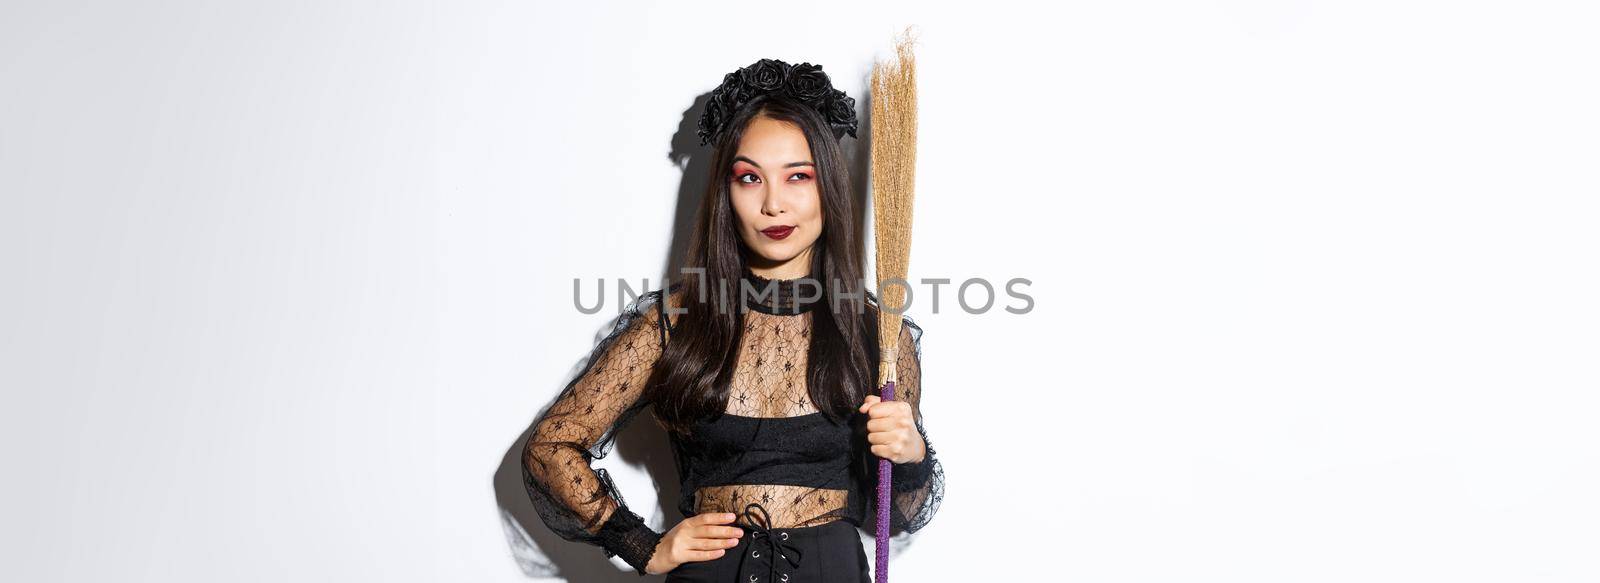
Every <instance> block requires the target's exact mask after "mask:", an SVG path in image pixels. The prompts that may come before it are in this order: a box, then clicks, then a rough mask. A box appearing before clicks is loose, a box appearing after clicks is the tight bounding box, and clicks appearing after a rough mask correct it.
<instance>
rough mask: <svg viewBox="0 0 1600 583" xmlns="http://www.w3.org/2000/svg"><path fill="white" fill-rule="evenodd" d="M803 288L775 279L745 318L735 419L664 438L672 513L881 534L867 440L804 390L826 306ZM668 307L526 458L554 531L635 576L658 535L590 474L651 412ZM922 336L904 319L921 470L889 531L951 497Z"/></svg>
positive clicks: (596, 375)
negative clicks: (933, 428)
mask: <svg viewBox="0 0 1600 583" xmlns="http://www.w3.org/2000/svg"><path fill="white" fill-rule="evenodd" d="M745 278H746V279H748V280H751V281H752V284H753V288H754V289H756V290H758V291H759V290H762V289H768V288H765V287H763V286H764V285H765V284H766V283H768V280H765V279H763V278H760V277H759V276H755V275H754V274H752V273H750V272H749V271H748V270H746V271H745ZM805 279H806V278H801V279H799V280H778V281H777V282H776V286H777V289H778V290H779V293H778V294H776V295H775V296H774V295H766V296H764V297H761V298H759V299H755V300H752V299H750V298H749V297H748V296H747V297H746V298H745V303H746V306H747V307H749V308H750V310H749V311H746V312H745V313H744V314H743V315H742V317H743V318H744V323H745V329H744V331H743V334H742V341H741V342H742V344H741V347H740V350H739V351H738V356H737V358H738V362H737V363H736V365H735V366H736V369H735V373H734V377H733V383H732V386H731V387H730V391H729V396H728V404H727V410H726V411H725V412H724V414H722V415H720V416H717V417H715V418H712V419H706V420H702V421H699V422H697V423H696V424H694V426H693V427H692V428H691V431H690V433H689V435H688V437H685V438H680V437H678V436H677V435H676V434H673V433H670V432H669V433H668V436H669V438H670V439H671V441H672V449H673V454H674V457H675V458H676V461H677V468H678V474H679V480H680V482H681V484H680V485H681V490H680V492H681V493H682V494H681V498H680V499H679V500H678V504H677V506H678V510H679V512H681V513H682V514H683V515H684V516H685V517H688V516H693V515H696V514H700V513H704V512H731V513H735V514H740V513H742V512H743V511H744V509H745V506H746V505H747V504H752V503H754V504H759V505H761V507H762V509H763V510H765V511H766V512H767V514H768V515H769V517H770V527H771V528H795V527H804V526H816V525H821V524H826V523H829V522H833V521H835V520H847V521H849V522H851V523H852V524H854V525H856V526H858V527H864V528H866V529H867V530H868V531H869V532H871V531H872V530H873V528H874V521H875V520H876V513H877V511H876V509H875V506H876V502H877V499H876V484H877V475H876V473H877V465H878V464H877V461H878V459H879V458H878V457H877V456H876V455H874V454H873V453H872V452H871V450H870V448H869V446H868V444H867V443H866V441H865V434H864V433H859V432H853V431H852V428H851V426H850V425H844V424H838V423H835V422H833V421H831V420H830V419H829V418H828V416H826V415H824V414H823V413H822V412H821V411H819V410H818V409H817V408H816V407H815V406H814V405H813V404H812V403H811V402H810V396H809V393H808V392H807V390H806V356H807V353H808V351H809V346H810V345H809V342H810V333H811V317H812V314H813V313H814V312H813V310H814V308H816V307H818V306H819V305H820V303H819V302H815V301H812V302H808V301H806V300H807V299H808V297H809V296H815V295H818V294H817V293H816V292H815V291H812V290H816V289H820V288H807V287H805V286H804V285H801V284H802V283H809V284H815V281H814V280H811V281H805ZM665 295H670V293H668V294H665ZM663 296H664V293H663V291H662V290H656V291H652V292H649V293H647V294H645V295H643V296H641V297H639V298H638V299H637V300H636V301H634V302H633V303H631V304H630V305H628V307H627V308H626V309H625V310H624V311H623V314H622V316H621V317H620V318H619V319H618V320H617V323H616V325H615V326H614V327H613V328H612V331H611V332H610V333H609V334H608V335H607V336H606V337H605V338H604V339H602V340H601V341H600V343H599V344H598V345H597V346H596V347H595V348H594V351H593V353H592V354H591V355H590V358H589V362H588V364H587V365H586V366H585V368H584V370H583V372H581V373H579V374H578V376H577V377H576V378H574V379H573V380H572V382H571V383H569V384H568V385H567V387H566V389H564V390H563V391H562V393H561V395H560V396H558V397H557V399H556V401H555V403H554V404H552V405H551V406H550V408H549V409H547V410H546V411H545V412H544V413H543V414H541V415H540V417H539V419H538V421H537V423H536V424H535V426H534V430H533V432H532V433H531V434H530V435H529V437H528V440H527V442H526V443H525V444H524V449H523V460H522V462H523V463H522V465H523V480H524V483H525V485H526V486H527V490H528V495H529V496H530V498H531V499H532V500H533V505H534V508H535V509H536V510H537V511H538V513H539V516H540V518H541V519H542V520H543V521H544V523H545V524H546V525H548V526H549V527H550V528H551V530H553V531H555V532H556V533H557V534H558V535H560V536H561V537H562V538H564V539H566V540H570V541H577V542H585V543H590V544H595V545H598V546H600V547H601V548H602V549H604V551H605V554H606V556H607V557H610V556H621V557H622V559H623V561H625V562H627V563H628V564H629V565H631V566H633V568H634V569H635V570H636V571H637V572H638V573H639V574H640V575H643V574H644V567H645V565H646V564H647V563H648V562H649V560H650V557H651V555H652V554H653V553H654V551H655V546H656V543H657V542H658V541H660V539H661V536H662V533H660V532H657V531H655V530H654V529H652V528H650V527H649V526H648V525H646V524H645V523H644V520H643V519H642V517H640V516H639V515H638V514H636V513H635V512H633V511H632V510H630V509H629V508H628V507H627V505H626V504H625V503H624V502H623V499H622V493H621V492H619V491H617V488H616V486H615V485H614V484H612V482H611V479H610V478H609V476H607V474H606V471H605V470H604V469H596V468H593V467H592V465H591V463H592V460H594V459H599V458H603V457H605V456H606V454H607V453H608V452H609V450H610V449H611V446H612V443H613V441H614V440H615V437H616V435H617V433H618V431H619V430H620V429H621V428H622V427H623V426H624V425H625V424H627V423H628V421H629V420H630V419H631V418H632V417H633V416H634V415H635V414H637V413H638V412H639V411H640V410H641V409H643V408H644V407H645V406H646V405H648V404H649V403H648V402H647V400H646V399H644V398H643V389H644V385H645V383H646V381H647V379H648V378H649V376H650V372H651V368H652V367H653V366H654V364H655V362H656V359H657V358H658V357H659V356H660V355H661V353H662V351H663V349H664V347H665V346H666V343H667V342H669V341H670V340H671V330H672V327H673V323H674V322H675V321H676V320H675V317H676V315H677V314H675V313H671V314H669V313H668V312H667V311H666V309H665V307H666V303H665V302H663V301H662V300H663ZM673 299H676V298H673ZM677 305H679V304H677V303H676V302H673V306H677ZM921 336H922V329H921V328H920V327H918V326H917V325H916V324H915V323H914V322H912V321H911V319H910V318H909V317H908V318H906V319H905V324H904V325H903V326H902V328H901V338H900V344H899V347H900V353H899V361H898V362H897V363H896V366H897V373H898V376H899V379H898V382H897V383H896V386H895V399H896V400H903V401H906V402H908V403H909V404H911V406H912V411H913V412H914V415H913V417H914V419H915V421H916V427H917V431H918V432H919V433H920V434H921V435H922V438H923V440H924V443H925V444H926V445H927V453H926V455H925V456H924V457H923V459H922V461H920V462H915V463H907V464H893V466H892V467H893V471H894V475H893V477H892V483H893V489H894V493H893V498H892V499H893V502H892V508H891V509H890V512H889V516H890V530H891V532H894V533H899V532H915V531H917V530H918V529H920V528H922V527H923V525H926V524H927V523H928V521H929V520H931V519H932V518H933V515H934V513H935V512H936V511H937V509H938V505H939V501H940V498H941V497H942V495H943V491H944V471H943V469H942V467H941V466H940V464H939V461H938V459H937V458H936V457H935V456H934V449H933V444H932V442H931V441H929V440H928V435H927V432H926V430H925V429H924V427H923V421H922V413H921V407H920V403H921V400H922V382H921V381H922V369H921V358H920V354H921ZM854 417H855V418H856V419H855V421H857V422H858V423H852V425H856V426H864V425H863V424H864V419H865V417H866V415H865V414H863V413H860V412H856V413H855V414H854ZM862 431H864V430H862Z"/></svg>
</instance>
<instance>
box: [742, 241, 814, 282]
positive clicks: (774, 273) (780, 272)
mask: <svg viewBox="0 0 1600 583" xmlns="http://www.w3.org/2000/svg"><path fill="white" fill-rule="evenodd" d="M751 255H755V254H754V253H751ZM745 266H746V267H747V268H748V269H749V270H750V273H754V274H756V275H757V276H759V277H763V278H766V279H799V278H802V277H806V276H809V275H811V248H810V247H806V249H805V250H804V251H801V252H800V253H799V254H798V255H795V256H794V257H791V258H789V260H787V261H768V260H766V259H763V258H761V257H759V256H757V257H752V258H750V259H749V260H748V261H747V262H746V264H745Z"/></svg>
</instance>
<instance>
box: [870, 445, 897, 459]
mask: <svg viewBox="0 0 1600 583" xmlns="http://www.w3.org/2000/svg"><path fill="white" fill-rule="evenodd" d="M872 454H873V455H876V456H878V457H881V458H883V459H886V460H889V461H894V460H896V459H899V458H900V452H899V448H896V447H895V446H892V445H874V446H872Z"/></svg>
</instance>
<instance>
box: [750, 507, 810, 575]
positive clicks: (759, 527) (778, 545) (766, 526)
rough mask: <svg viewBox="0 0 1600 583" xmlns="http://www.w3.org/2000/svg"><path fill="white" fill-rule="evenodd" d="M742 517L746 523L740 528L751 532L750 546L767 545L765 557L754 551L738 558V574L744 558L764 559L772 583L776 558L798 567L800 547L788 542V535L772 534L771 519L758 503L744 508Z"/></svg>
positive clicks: (775, 571)
mask: <svg viewBox="0 0 1600 583" xmlns="http://www.w3.org/2000/svg"><path fill="white" fill-rule="evenodd" d="M757 510H759V511H761V514H760V515H759V516H757V515H756V512H755V511H757ZM744 517H745V518H746V522H745V524H741V525H740V526H743V527H744V528H745V530H749V531H751V534H750V546H751V547H754V546H755V545H756V543H757V542H759V541H762V540H764V541H765V542H766V544H767V556H765V557H762V556H761V550H760V549H756V550H752V551H750V553H749V554H747V555H744V556H741V557H739V571H740V572H744V560H745V557H755V558H757V559H766V561H767V565H768V567H769V568H768V570H767V573H768V574H767V577H768V580H769V581H774V582H777V580H778V558H780V557H781V558H783V559H785V560H787V561H789V566H791V567H799V566H800V547H798V546H796V545H794V544H793V543H790V542H788V540H789V533H787V532H781V531H778V532H774V531H773V530H772V529H771V525H772V517H771V516H769V515H768V514H767V509H766V508H762V507H761V504H760V503H756V502H752V503H750V504H748V505H746V506H745V507H744Z"/></svg>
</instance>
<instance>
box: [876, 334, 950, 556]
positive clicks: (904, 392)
mask: <svg viewBox="0 0 1600 583" xmlns="http://www.w3.org/2000/svg"><path fill="white" fill-rule="evenodd" d="M899 351H900V355H899V358H898V360H897V361H896V363H895V370H896V374H897V375H898V376H899V378H898V379H897V380H896V382H895V388H894V389H895V390H894V398H895V400H897V401H905V402H907V403H910V404H911V411H912V418H913V419H914V420H915V422H916V426H917V433H918V434H921V435H922V440H923V443H924V444H926V445H927V455H925V456H923V458H922V461H920V462H913V463H905V464H893V465H892V466H891V467H892V470H891V471H892V473H891V478H890V479H891V484H892V487H893V492H892V493H891V506H892V507H891V508H890V509H889V530H890V532H916V531H917V530H919V529H921V528H922V527H923V526H925V525H927V524H928V521H930V520H932V519H933V515H934V513H935V512H937V511H938V509H939V501H940V499H942V498H943V497H944V468H943V466H941V465H940V464H939V458H938V457H936V456H935V455H934V450H933V442H932V441H930V440H929V439H928V431H927V429H926V428H925V427H924V425H923V419H922V328H921V327H919V326H917V324H916V323H915V322H913V321H912V320H911V318H910V317H906V318H905V325H904V326H901V327H900V346H899ZM874 457H876V456H874Z"/></svg>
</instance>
